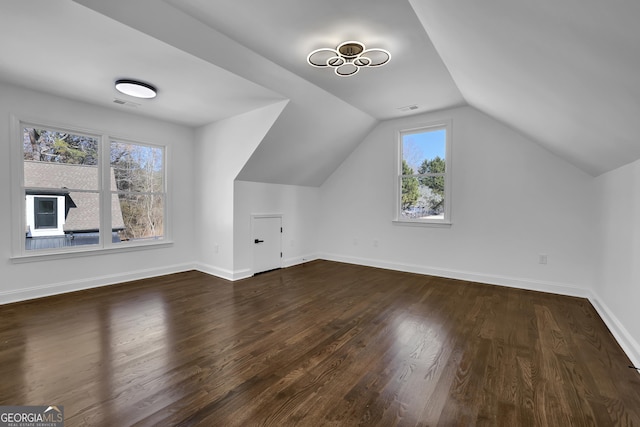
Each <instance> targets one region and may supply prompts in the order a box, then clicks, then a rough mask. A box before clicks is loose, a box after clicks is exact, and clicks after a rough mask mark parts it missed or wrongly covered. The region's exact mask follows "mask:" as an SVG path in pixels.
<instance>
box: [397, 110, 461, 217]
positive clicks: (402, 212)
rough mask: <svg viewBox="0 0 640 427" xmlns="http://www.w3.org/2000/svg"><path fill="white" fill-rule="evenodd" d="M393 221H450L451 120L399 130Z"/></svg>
mask: <svg viewBox="0 0 640 427" xmlns="http://www.w3.org/2000/svg"><path fill="white" fill-rule="evenodd" d="M397 167H398V178H397V198H396V221H398V222H411V223H426V224H450V222H451V121H450V120H447V121H443V122H438V123H434V124H430V125H426V126H422V127H420V128H416V129H409V130H402V131H400V132H399V138H398V164H397Z"/></svg>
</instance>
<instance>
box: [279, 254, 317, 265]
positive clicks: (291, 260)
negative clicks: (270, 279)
mask: <svg viewBox="0 0 640 427" xmlns="http://www.w3.org/2000/svg"><path fill="white" fill-rule="evenodd" d="M316 259H318V255H317V254H310V255H303V256H298V257H294V258H287V259H285V260H283V261H282V268H287V267H293V266H294V265H299V264H304V263H305V262H310V261H314V260H316Z"/></svg>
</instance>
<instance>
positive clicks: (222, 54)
mask: <svg viewBox="0 0 640 427" xmlns="http://www.w3.org/2000/svg"><path fill="white" fill-rule="evenodd" d="M639 18H640V3H638V2H635V1H633V0H611V1H609V2H606V3H605V2H602V1H599V0H580V1H578V0H563V1H562V2H557V1H551V0H539V1H536V2H525V1H519V0H518V1H513V0H484V1H482V2H478V1H477V0H451V1H442V0H349V1H344V0H323V1H300V0H271V1H264V0H164V1H161V0H136V1H135V2H132V1H130V0H109V1H104V0H76V1H72V0H22V1H20V2H17V1H16V2H3V3H2V4H1V5H0V51H1V52H2V57H1V58H0V80H3V81H7V82H9V83H12V84H17V85H23V86H26V87H30V88H33V89H36V90H43V91H47V92H51V93H54V94H57V95H61V96H65V97H69V98H75V99H78V100H80V101H84V102H90V103H94V104H98V105H102V106H107V107H109V108H116V109H121V110H124V111H128V112H131V113H135V114H143V115H148V116H152V117H156V118H159V119H163V120H171V121H175V122H178V123H182V124H185V125H188V126H194V127H197V126H201V125H204V124H207V123H211V122H214V121H217V120H221V119H224V118H226V117H230V116H233V115H237V114H241V113H243V112H247V111H251V110H254V109H256V108H260V107H262V106H266V105H269V104H272V103H275V102H279V101H281V100H283V99H288V100H290V101H289V103H288V104H287V107H285V109H284V111H283V113H282V115H281V117H280V118H279V119H278V120H277V121H276V123H275V124H274V126H273V127H272V129H271V131H270V132H269V133H268V134H267V136H266V137H265V140H264V141H263V142H262V143H261V145H260V146H259V148H258V149H257V150H256V152H255V153H254V155H253V157H252V158H251V159H250V160H249V162H248V163H247V165H246V166H245V168H244V169H243V171H242V172H241V176H240V178H242V179H247V180H255V181H263V182H276V183H286V184H298V185H315V186H317V185H321V184H322V182H324V180H325V179H326V178H327V177H328V176H329V175H330V174H331V173H332V172H333V170H335V168H336V167H337V166H338V165H339V164H340V163H341V162H342V161H343V160H344V158H345V157H346V156H347V155H348V154H349V153H350V152H351V151H352V150H353V149H354V148H355V147H356V146H357V145H358V144H359V143H360V142H361V141H362V139H363V138H364V136H365V135H366V134H367V133H368V132H369V131H370V130H371V129H372V127H373V126H375V124H376V123H377V122H378V121H380V120H386V119H392V118H396V117H402V116H406V115H410V114H419V113H424V112H429V111H435V110H441V109H446V108H451V107H455V106H460V105H467V104H468V105H471V106H473V107H475V108H477V109H478V110H480V111H483V112H484V113H486V114H488V115H490V116H492V117H494V118H495V119H497V120H499V121H501V122H503V123H504V124H506V125H508V126H510V127H512V128H514V129H516V130H518V131H520V132H521V133H523V134H525V135H527V136H528V137H530V138H531V139H532V140H533V141H535V142H537V143H539V144H540V145H542V146H544V147H546V148H547V149H549V150H550V151H552V152H554V153H556V154H557V155H559V156H561V157H563V158H564V159H566V160H567V161H568V162H570V163H572V164H574V165H575V166H577V167H578V168H580V169H582V170H583V171H585V172H587V173H589V174H591V175H594V176H596V175H599V174H601V173H604V172H607V171H609V170H612V169H615V168H617V167H619V166H621V165H623V164H626V163H629V162H631V161H634V160H636V159H639V158H640V141H638V135H640V120H638V119H637V118H638V117H640V26H638V25H636V24H637V22H638V21H639ZM354 39H355V40H360V41H362V42H363V43H365V44H366V45H367V47H378V48H383V49H387V50H389V51H390V52H391V55H392V59H391V61H390V62H389V63H388V64H387V65H384V66H382V67H379V68H375V69H373V68H371V69H362V70H361V71H360V72H358V73H357V74H356V75H354V76H352V77H346V78H344V77H338V76H336V75H335V74H334V73H333V72H332V71H330V70H326V69H318V68H313V67H311V66H309V65H308V64H307V63H306V56H307V54H308V53H309V52H310V51H312V50H314V49H317V48H321V47H335V46H337V45H338V44H339V43H341V42H343V41H347V40H354ZM120 77H136V78H140V79H143V80H147V81H151V82H153V83H154V84H155V85H157V86H158V88H159V95H158V97H157V98H156V99H154V100H153V101H151V102H150V101H140V100H135V99H132V98H127V97H126V95H121V94H119V93H118V92H115V90H114V88H113V81H114V80H115V79H116V78H120ZM123 98H124V100H126V101H128V105H121V104H115V103H114V100H115V99H123ZM407 106H415V108H414V109H410V110H408V109H406V108H403V107H407ZM541 173H543V171H541Z"/></svg>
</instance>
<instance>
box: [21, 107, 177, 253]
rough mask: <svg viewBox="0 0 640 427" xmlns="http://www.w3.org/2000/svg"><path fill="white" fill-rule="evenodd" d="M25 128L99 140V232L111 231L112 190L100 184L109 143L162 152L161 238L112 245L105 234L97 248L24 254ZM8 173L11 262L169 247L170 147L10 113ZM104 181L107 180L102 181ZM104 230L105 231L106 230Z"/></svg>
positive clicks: (107, 170) (107, 171)
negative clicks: (91, 137)
mask: <svg viewBox="0 0 640 427" xmlns="http://www.w3.org/2000/svg"><path fill="white" fill-rule="evenodd" d="M24 126H36V127H42V128H46V129H54V130H59V131H68V132H71V133H76V134H83V135H88V136H93V137H96V138H98V139H99V141H100V142H99V144H100V145H99V147H100V156H101V157H100V159H101V160H100V161H101V162H103V161H104V162H106V163H107V164H108V167H104V164H103V163H101V164H100V166H99V171H101V176H100V177H99V178H98V182H99V187H100V188H99V191H100V194H101V203H100V229H101V230H106V229H109V230H110V229H111V194H112V192H111V188H110V187H109V185H108V184H107V187H104V186H103V182H107V183H109V182H110V176H109V174H110V166H111V165H110V164H109V161H108V160H104V159H110V157H111V155H110V154H111V153H110V146H111V141H112V140H116V141H121V142H129V143H132V144H138V145H146V146H150V147H159V148H162V149H163V150H164V185H165V188H164V191H165V193H164V194H165V201H164V212H163V215H164V236H163V238H162V239H161V240H155V241H154V240H147V241H142V242H121V243H117V244H116V243H112V242H111V239H105V238H104V233H103V232H102V231H101V233H100V242H99V243H98V244H97V245H87V246H86V247H83V246H73V247H69V248H64V249H54V250H37V251H27V250H26V248H25V233H24V230H25V229H26V206H25V203H24V194H25V184H24V166H23V161H24V154H23V146H22V144H19V143H18V142H19V141H22V137H23V135H22V128H23V127H24ZM9 128H10V149H9V156H10V174H11V257H10V259H11V260H12V261H15V262H23V261H31V260H33V261H36V260H49V259H63V258H75V257H78V256H86V255H95V254H100V253H112V252H128V251H131V250H142V249H153V248H161V247H168V246H171V245H173V240H172V236H171V215H170V211H171V209H170V206H171V203H170V197H171V196H170V194H171V192H170V185H169V181H168V180H167V175H168V169H169V160H168V159H169V147H168V146H166V145H161V144H157V143H156V144H154V143H151V142H145V141H141V140H139V139H137V138H131V137H127V136H122V135H120V134H118V133H114V132H109V131H104V130H96V129H87V128H83V127H80V126H76V125H69V124H63V123H58V122H51V121H48V120H43V119H41V118H38V117H26V116H24V115H21V116H20V117H18V116H16V115H14V114H12V115H11V116H10V124H9ZM105 180H106V181H105ZM105 227H106V228H105Z"/></svg>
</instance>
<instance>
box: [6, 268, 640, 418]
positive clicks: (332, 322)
mask: <svg viewBox="0 0 640 427" xmlns="http://www.w3.org/2000/svg"><path fill="white" fill-rule="evenodd" d="M629 364H630V362H629V360H628V359H627V357H626V356H625V355H624V353H623V352H622V350H621V349H620V347H619V346H618V345H617V343H616V342H615V341H614V339H613V337H612V336H611V334H610V333H609V331H608V330H607V328H606V327H605V325H604V324H603V322H602V321H601V319H600V318H599V317H598V315H597V314H596V312H595V310H594V309H593V307H592V306H591V305H590V303H589V302H588V301H587V300H585V299H580V298H571V297H563V296H557V295H551V294H545V293H538V292H530V291H524V290H517V289H511V288H503V287H496V286H489V285H480V284H475V283H469V282H463V281H457V280H449V279H442V278H435V277H430V276H420V275H415V274H408V273H399V272H392V271H387V270H379V269H373V268H367V267H361V266H354V265H346V264H339V263H333V262H328V261H315V262H311V263H307V264H304V265H300V266H296V267H292V268H288V269H284V270H278V271H273V272H269V273H265V274H262V275H259V276H256V277H253V278H250V279H247V280H243V281H239V282H236V283H233V284H232V283H230V282H226V281H224V280H221V279H217V278H214V277H211V276H207V275H205V274H202V273H198V272H187V273H180V274H174V275H170V276H165V277H161V278H155V279H148V280H141V281H137V282H131V283H126V284H122V285H117V286H109V287H104V288H100V289H93V290H88V291H82V292H76V293H72V294H66V295H60V296H55V297H50V298H44V299H40V300H35V301H29V302H23V303H17V304H10V305H5V306H0V405H45V404H46V405H50V404H51V405H53V404H57V405H63V406H64V412H65V418H66V424H65V425H66V426H85V425H103V426H128V425H145V426H146V425H148V426H155V425H161V426H192V425H203V426H234V425H237V426H253V425H269V426H289V425H296V426H322V425H335V426H352V425H372V426H373V425H379V426H392V425H402V426H410V425H411V426H412V425H421V426H427V425H428V426H436V425H440V426H473V425H482V426H485V425H486V426H493V425H496V426H592V425H597V426H610V425H622V426H631V425H635V426H640V374H638V373H637V372H636V371H635V370H633V369H630V368H629V367H628V365H629Z"/></svg>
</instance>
